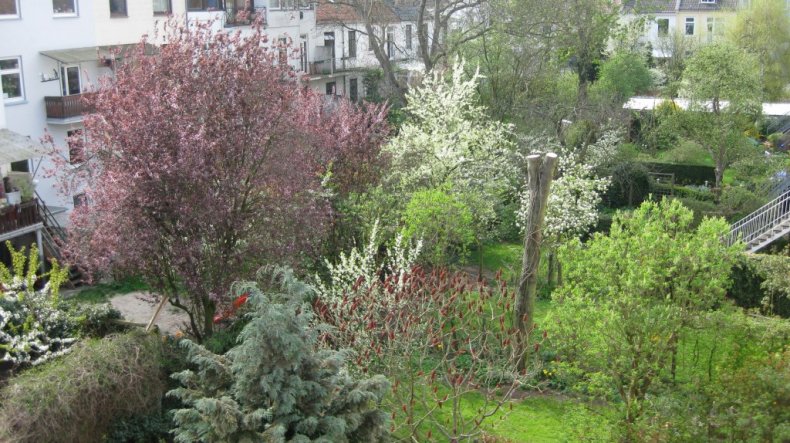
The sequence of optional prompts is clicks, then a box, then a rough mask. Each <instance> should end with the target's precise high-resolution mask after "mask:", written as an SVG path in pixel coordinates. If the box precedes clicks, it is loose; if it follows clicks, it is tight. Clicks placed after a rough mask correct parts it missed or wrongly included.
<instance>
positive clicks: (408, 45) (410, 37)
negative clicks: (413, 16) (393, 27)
mask: <svg viewBox="0 0 790 443" xmlns="http://www.w3.org/2000/svg"><path fill="white" fill-rule="evenodd" d="M413 29H414V28H412V26H411V25H410V24H407V25H406V28H405V29H404V30H403V34H404V35H405V38H406V49H407V50H411V49H412V40H413V39H414V32H413Z"/></svg>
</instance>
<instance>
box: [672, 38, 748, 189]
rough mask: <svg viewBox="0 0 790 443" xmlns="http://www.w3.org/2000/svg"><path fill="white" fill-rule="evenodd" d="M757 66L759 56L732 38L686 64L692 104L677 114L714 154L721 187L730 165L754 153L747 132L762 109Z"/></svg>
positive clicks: (690, 134)
mask: <svg viewBox="0 0 790 443" xmlns="http://www.w3.org/2000/svg"><path fill="white" fill-rule="evenodd" d="M757 66H758V61H757V60H756V59H755V58H754V57H753V56H751V55H750V54H748V53H746V52H745V51H743V50H742V49H740V48H738V47H736V46H734V45H733V44H731V43H727V42H717V43H712V44H710V45H707V46H704V47H703V48H701V49H700V50H699V51H697V52H696V53H695V54H694V55H693V56H692V57H691V58H689V60H688V61H687V63H686V70H685V71H684V73H683V83H684V91H683V92H682V93H683V95H685V96H687V97H688V98H689V99H690V100H691V104H690V105H689V110H688V111H687V112H679V113H677V114H676V115H677V116H678V117H679V118H680V127H681V128H682V130H683V132H684V134H685V136H686V137H688V138H689V139H691V140H693V141H695V142H697V143H698V144H699V145H700V146H702V147H704V148H705V150H707V151H708V153H709V154H710V156H711V157H712V158H713V162H714V165H715V172H716V183H715V186H716V189H717V190H718V191H720V190H721V185H722V178H723V177H724V171H725V169H727V168H728V167H730V166H731V165H732V164H733V163H735V162H736V161H738V160H739V159H741V158H743V157H744V156H745V155H748V154H749V153H750V149H749V148H750V146H752V145H751V144H750V143H749V141H748V140H747V138H746V135H745V134H744V132H745V131H746V130H747V129H748V128H749V127H752V126H753V125H754V121H755V118H756V116H758V115H759V114H760V113H761V95H762V94H761V89H760V77H759V72H758V68H757ZM751 151H754V149H752V150H751ZM758 152H759V151H758Z"/></svg>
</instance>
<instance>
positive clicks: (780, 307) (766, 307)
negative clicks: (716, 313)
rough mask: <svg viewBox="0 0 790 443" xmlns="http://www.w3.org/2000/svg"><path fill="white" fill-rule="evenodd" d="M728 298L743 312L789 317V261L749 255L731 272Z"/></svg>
mask: <svg viewBox="0 0 790 443" xmlns="http://www.w3.org/2000/svg"><path fill="white" fill-rule="evenodd" d="M732 272H733V281H734V284H733V287H732V289H731V290H730V291H729V295H730V297H731V298H732V299H733V300H734V301H735V302H736V303H737V304H738V306H741V307H744V308H757V309H759V310H760V311H761V312H763V313H764V314H768V315H780V316H782V317H785V318H788V317H790V258H788V257H786V256H783V255H767V254H749V255H746V256H744V257H743V258H741V260H739V262H738V263H737V264H736V266H735V267H734V268H733V271H732Z"/></svg>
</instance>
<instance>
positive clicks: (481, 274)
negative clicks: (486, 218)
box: [477, 240, 483, 281]
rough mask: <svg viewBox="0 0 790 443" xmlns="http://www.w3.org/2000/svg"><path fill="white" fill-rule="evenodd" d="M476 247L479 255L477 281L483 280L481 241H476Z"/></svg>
mask: <svg viewBox="0 0 790 443" xmlns="http://www.w3.org/2000/svg"><path fill="white" fill-rule="evenodd" d="M477 247H478V250H479V251H480V253H479V257H478V258H479V267H478V268H477V280H478V281H482V280H483V242H482V241H480V240H478V241H477Z"/></svg>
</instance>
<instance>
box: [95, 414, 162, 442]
mask: <svg viewBox="0 0 790 443" xmlns="http://www.w3.org/2000/svg"><path fill="white" fill-rule="evenodd" d="M172 427H173V417H172V416H171V414H170V413H169V412H160V411H157V412H154V413H151V414H146V415H135V416H132V417H129V418H124V419H121V420H118V421H116V422H114V423H113V424H112V427H111V428H110V430H109V431H108V433H107V437H105V439H104V443H152V442H154V443H155V442H166V441H172V436H171V435H170V429H171V428H172Z"/></svg>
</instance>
